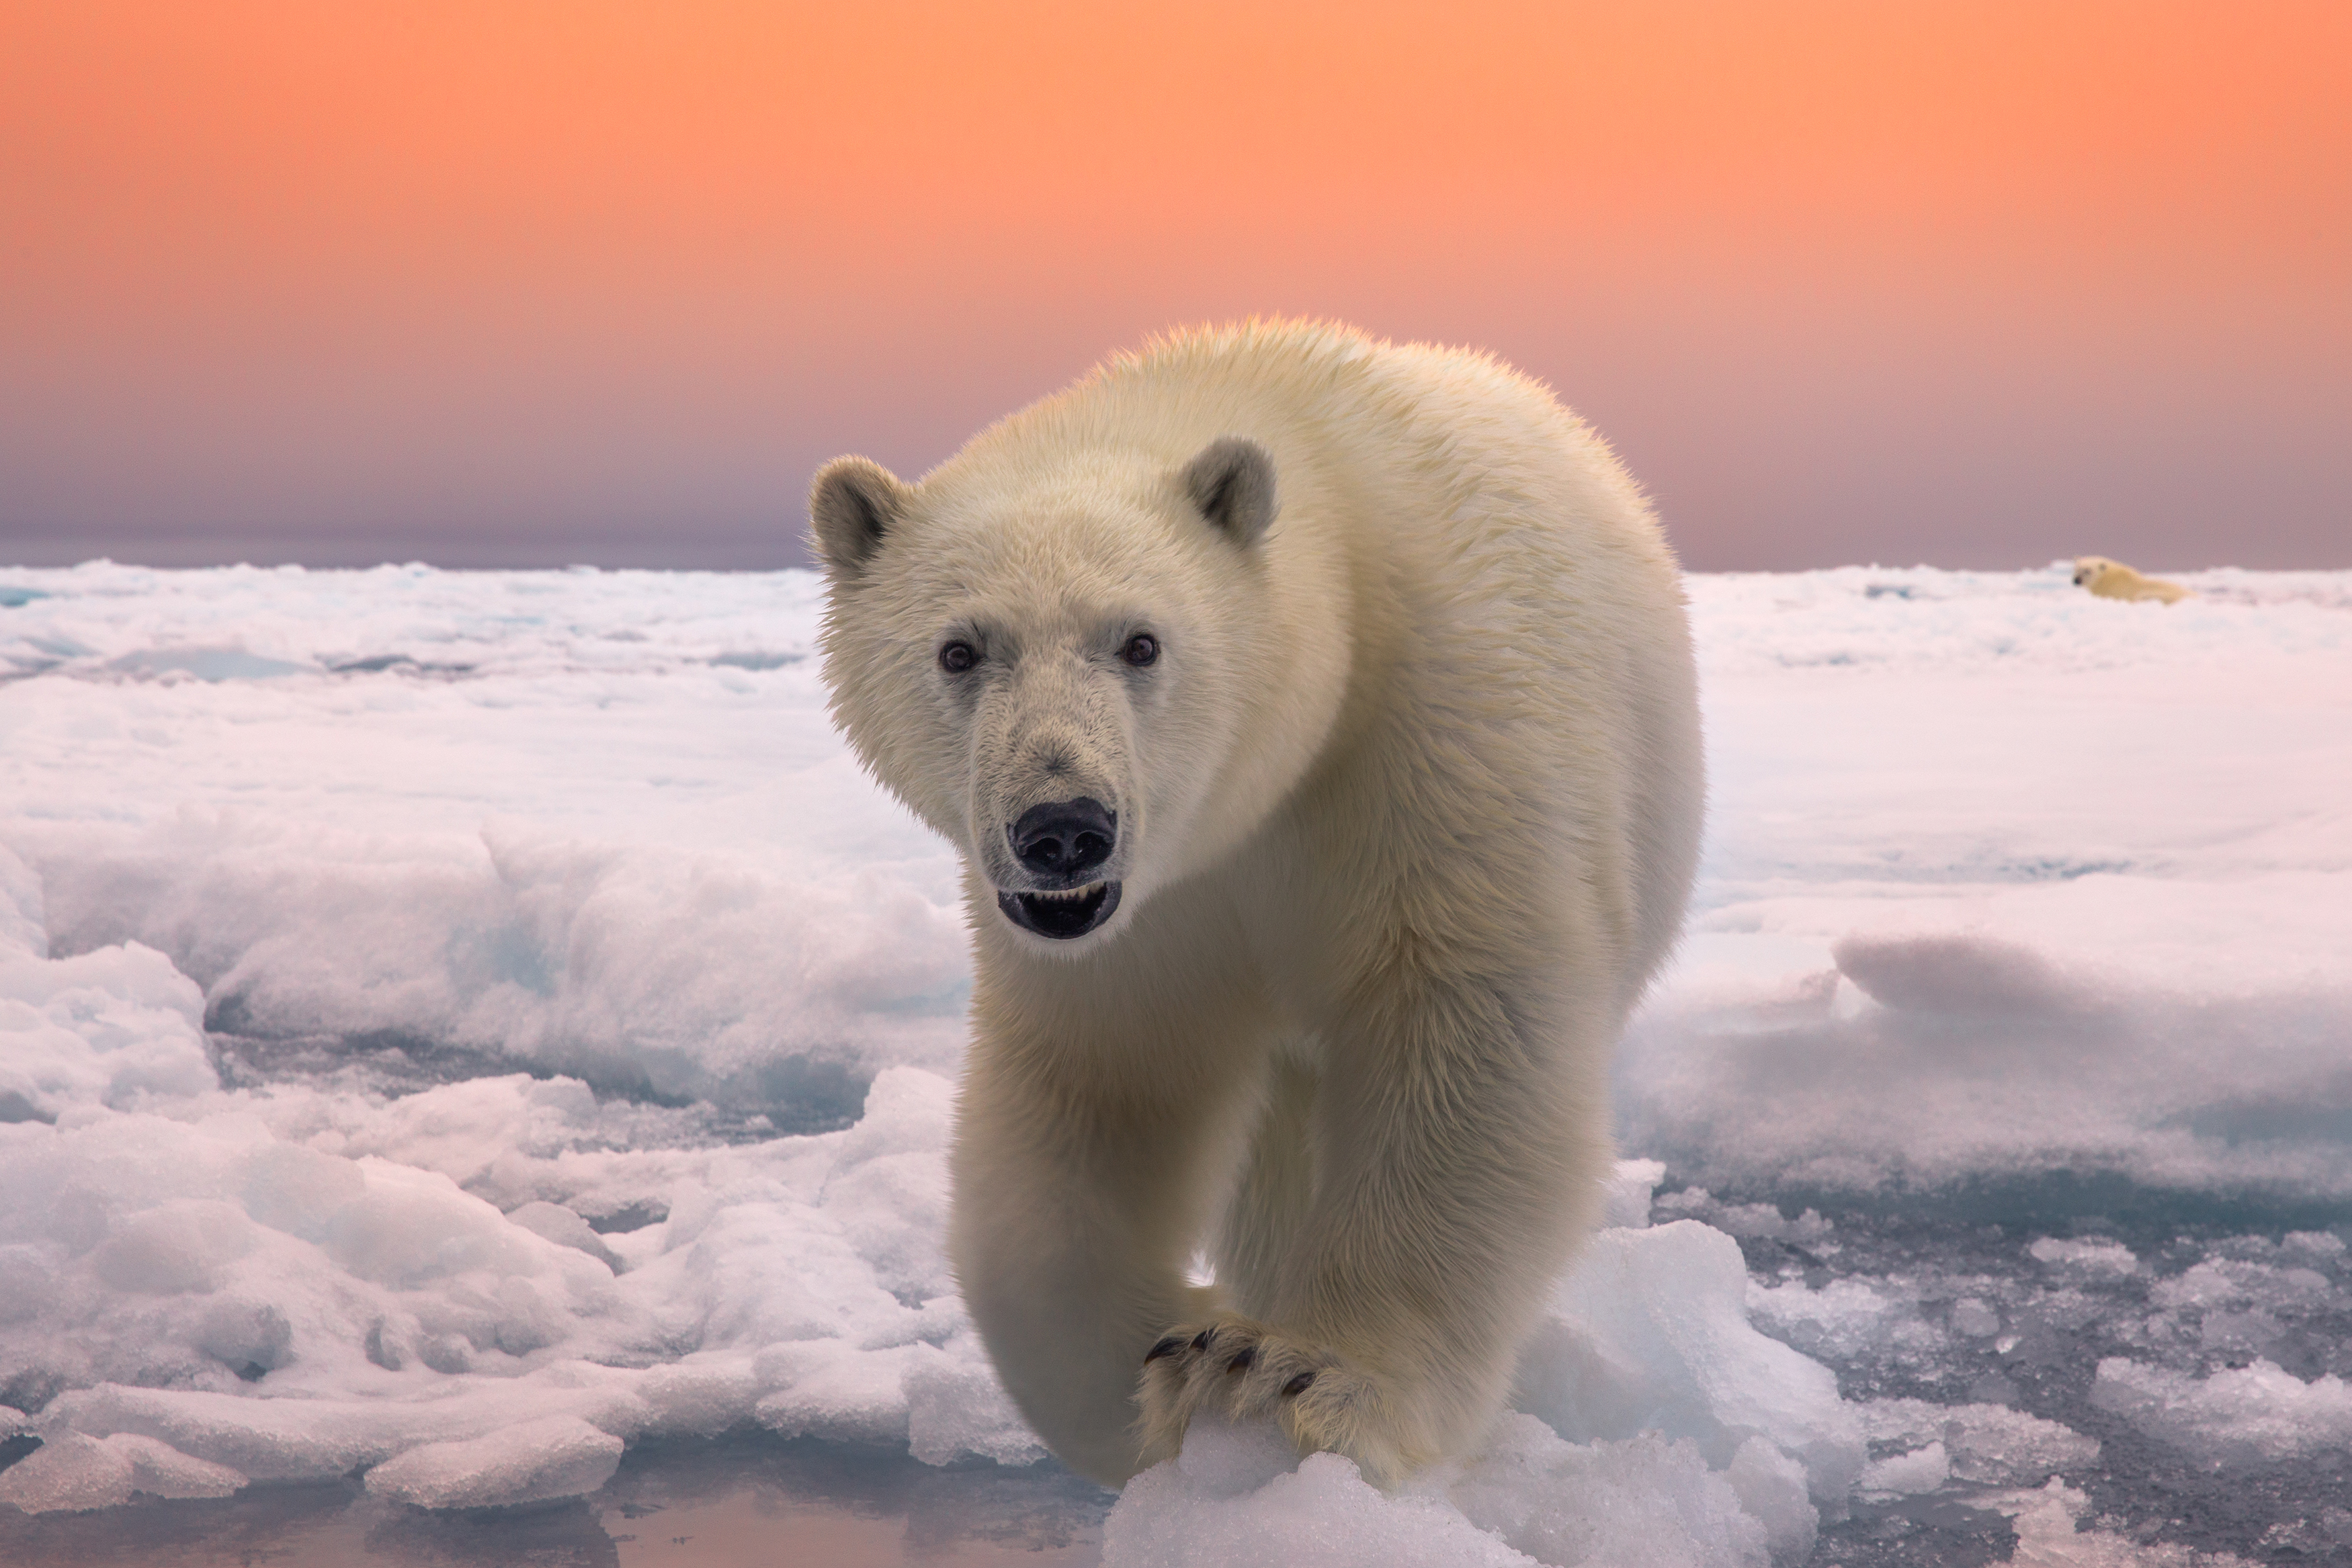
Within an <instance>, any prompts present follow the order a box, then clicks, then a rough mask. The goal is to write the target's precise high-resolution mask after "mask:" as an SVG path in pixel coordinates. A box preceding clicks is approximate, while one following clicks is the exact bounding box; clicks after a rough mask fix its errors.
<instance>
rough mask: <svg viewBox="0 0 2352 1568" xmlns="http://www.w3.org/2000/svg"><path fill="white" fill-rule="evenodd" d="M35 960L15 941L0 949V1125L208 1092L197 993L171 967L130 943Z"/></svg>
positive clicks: (213, 1082) (210, 1084)
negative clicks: (0, 1111) (0, 1109)
mask: <svg viewBox="0 0 2352 1568" xmlns="http://www.w3.org/2000/svg"><path fill="white" fill-rule="evenodd" d="M36 952H37V946H35V945H32V944H29V943H27V942H26V940H25V939H24V937H23V936H22V933H21V932H20V933H19V934H18V936H16V938H15V939H13V940H11V941H9V942H6V943H0V1103H5V1105H6V1106H7V1107H8V1112H7V1113H6V1114H5V1117H0V1120H6V1121H26V1120H39V1121H55V1120H56V1119H57V1118H58V1116H59V1115H60V1114H61V1113H64V1112H65V1111H66V1110H67V1109H68V1108H69V1107H73V1106H86V1105H100V1104H105V1105H117V1106H130V1105H132V1104H136V1103H140V1102H141V1100H142V1098H144V1097H146V1096H151V1095H159V1094H160V1095H181V1094H195V1093H201V1092H204V1091H205V1090H208V1089H213V1088H215V1087H217V1085H218V1082H219V1081H218V1079H217V1078H216V1077H215V1074H214V1072H213V1067H212V1060H211V1058H210V1057H209V1056H207V1055H206V1054H205V1041H204V1030H203V1027H202V1019H203V1016H204V997H203V993H201V992H200V991H198V990H197V988H196V987H195V985H194V983H193V982H192V981H190V980H189V978H188V977H186V976H185V975H183V974H181V973H180V972H179V971H178V970H177V969H175V968H173V967H172V961H171V960H170V959H168V958H166V957H165V956H163V954H161V953H158V952H156V951H155V950H154V949H152V948H151V947H143V946H140V945H139V944H138V943H135V942H133V943H131V944H128V945H127V946H115V947H104V948H100V949H99V950H98V951H96V952H90V953H83V954H79V955H78V956H74V957H70V958H45V957H40V956H35V955H36Z"/></svg>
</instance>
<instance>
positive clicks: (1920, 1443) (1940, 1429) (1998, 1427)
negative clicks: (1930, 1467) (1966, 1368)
mask: <svg viewBox="0 0 2352 1568" xmlns="http://www.w3.org/2000/svg"><path fill="white" fill-rule="evenodd" d="M1859 1408H1860V1411H1861V1415H1862V1424H1863V1431H1864V1435H1865V1436H1866V1437H1868V1438H1869V1439H1870V1441H1871V1442H1873V1443H1874V1444H1881V1445H1885V1446H1887V1447H1900V1448H1908V1449H1924V1448H1927V1447H1928V1446H1931V1445H1932V1446H1934V1447H1937V1448H1941V1449H1943V1450H1944V1452H1945V1453H1946V1454H1947V1455H1948V1460H1949V1465H1950V1469H1951V1473H1952V1474H1953V1475H1955V1476H1958V1478H1959V1479H1962V1480H1964V1481H1972V1482H1976V1483H1978V1484H1979V1485H1990V1486H2009V1487H2028V1486H2040V1485H2041V1484H2042V1482H2044V1481H2046V1480H2048V1479H2050V1478H2051V1476H2053V1475H2054V1474H2056V1473H2058V1472H2059V1471H2062V1470H2066V1469H2077V1468H2080V1467H2083V1466H2087V1465H2092V1464H2095V1463H2096V1462H2097V1461H2098V1458H2099V1441H2098V1439H2097V1438H2095V1437H2085V1436H2084V1435H2083V1434H2082V1433H2080V1432H2077V1431H2074V1429H2073V1428H2071V1427H2063V1426H2061V1425H2060V1424H2059V1423H2057V1422H2055V1421H2046V1420H2043V1419H2042V1417H2041V1416H2030V1415H2028V1414H2026V1413H2025V1412H2024V1411H2022V1410H2012V1409H2011V1408H2009V1407H2008V1406H2004V1405H1982V1404H1973V1405H1934V1404H1930V1403H1929V1402H1927V1400H1925V1399H1874V1400H1871V1401H1869V1402H1868V1403H1866V1404H1864V1405H1863V1406H1860V1407H1859ZM1870 1484H1871V1483H1870V1482H1869V1480H1868V1479H1867V1472H1865V1479H1864V1485H1865V1486H1867V1485H1870ZM1886 1490H1901V1489H1898V1488H1892V1487H1890V1488H1888V1489H1886Z"/></svg>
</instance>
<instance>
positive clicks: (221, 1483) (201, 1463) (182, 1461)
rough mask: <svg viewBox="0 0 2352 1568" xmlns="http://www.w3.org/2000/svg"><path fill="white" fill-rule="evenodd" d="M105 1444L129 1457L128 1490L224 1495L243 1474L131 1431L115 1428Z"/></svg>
mask: <svg viewBox="0 0 2352 1568" xmlns="http://www.w3.org/2000/svg"><path fill="white" fill-rule="evenodd" d="M106 1446H107V1447H108V1448H111V1449H113V1450H114V1451H115V1452H116V1453H118V1454H121V1455H122V1456H124V1457H125V1458H128V1459H130V1461H131V1490H133V1491H143V1492H148V1493H152V1495H154V1496H156V1497H169V1498H195V1497H226V1496H228V1495H229V1494H230V1493H231V1492H233V1491H236V1490H238V1489H239V1488H241V1487H243V1486H244V1485H245V1477H244V1476H242V1475H240V1474H238V1473H237V1472H236V1471H235V1470H233V1469H229V1468H228V1467H227V1466H226V1465H216V1464H214V1463H213V1462H212V1461H211V1460H209V1459H199V1458H196V1457H195V1456H194V1455H193V1454H184V1453H182V1452H180V1450H179V1449H177V1448H173V1447H172V1446H171V1445H170V1444H168V1443H159V1442H157V1441H156V1440H155V1439H154V1438H152V1437H140V1436H139V1435H137V1434H136V1433H133V1432H117V1433H116V1434H115V1435H114V1436H113V1437H109V1438H107V1439H106Z"/></svg>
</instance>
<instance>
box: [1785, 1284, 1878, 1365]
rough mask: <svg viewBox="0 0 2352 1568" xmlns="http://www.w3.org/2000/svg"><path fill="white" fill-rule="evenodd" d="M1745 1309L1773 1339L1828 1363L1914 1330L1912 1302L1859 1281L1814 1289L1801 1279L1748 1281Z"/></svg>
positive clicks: (1844, 1358)
mask: <svg viewBox="0 0 2352 1568" xmlns="http://www.w3.org/2000/svg"><path fill="white" fill-rule="evenodd" d="M1748 1311H1749V1312H1751V1313H1753V1314H1754V1317H1755V1321H1756V1322H1758V1323H1759V1325H1760V1326H1762V1327H1763V1328H1765V1329H1767V1330H1769V1332H1770V1333H1771V1335H1772V1337H1773V1338H1775V1339H1777V1340H1780V1341H1781V1342H1782V1343H1787V1344H1790V1345H1794V1346H1795V1347H1796V1348H1797V1349H1799V1350H1801V1351H1803V1352H1804V1353H1805V1354H1808V1355H1820V1356H1827V1357H1830V1358H1831V1359H1832V1360H1841V1361H1842V1360H1846V1359H1849V1358H1851V1357H1853V1356H1854V1355H1856V1354H1859V1353H1861V1352H1863V1351H1864V1350H1866V1349H1870V1348H1874V1347H1875V1346H1878V1345H1881V1344H1884V1343H1887V1342H1888V1341H1889V1340H1891V1339H1893V1338H1894V1337H1895V1333H1896V1332H1897V1330H1898V1329H1900V1328H1904V1327H1917V1326H1919V1325H1917V1324H1916V1311H1915V1310H1914V1308H1913V1305H1912V1303H1911V1302H1909V1301H1905V1300H1902V1299H1901V1298H1899V1297H1896V1296H1894V1295H1891V1294H1888V1293H1886V1292H1885V1291H1881V1290H1879V1289H1878V1288H1877V1287H1876V1286H1874V1285H1871V1284H1867V1283H1865V1282H1864V1281H1860V1280H1832V1281H1830V1282H1829V1283H1828V1284H1826V1285H1823V1286H1822V1288H1821V1289H1820V1290H1818V1291H1815V1290H1808V1289H1807V1288H1806V1286H1805V1284H1804V1281H1801V1280H1791V1281H1789V1282H1788V1283H1786V1284H1781V1285H1759V1284H1754V1283H1750V1284H1749V1286H1748Z"/></svg>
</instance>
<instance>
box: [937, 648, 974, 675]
mask: <svg viewBox="0 0 2352 1568" xmlns="http://www.w3.org/2000/svg"><path fill="white" fill-rule="evenodd" d="M979 663H980V655H979V654H978V653H973V652H972V650H971V643H949V644H948V645H947V646H946V647H944V648H942V649H940V669H942V670H945V671H946V672H947V673H948V674H950V675H961V674H963V673H964V672H965V671H966V670H969V669H971V667H972V666H973V665H974V664H979Z"/></svg>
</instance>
